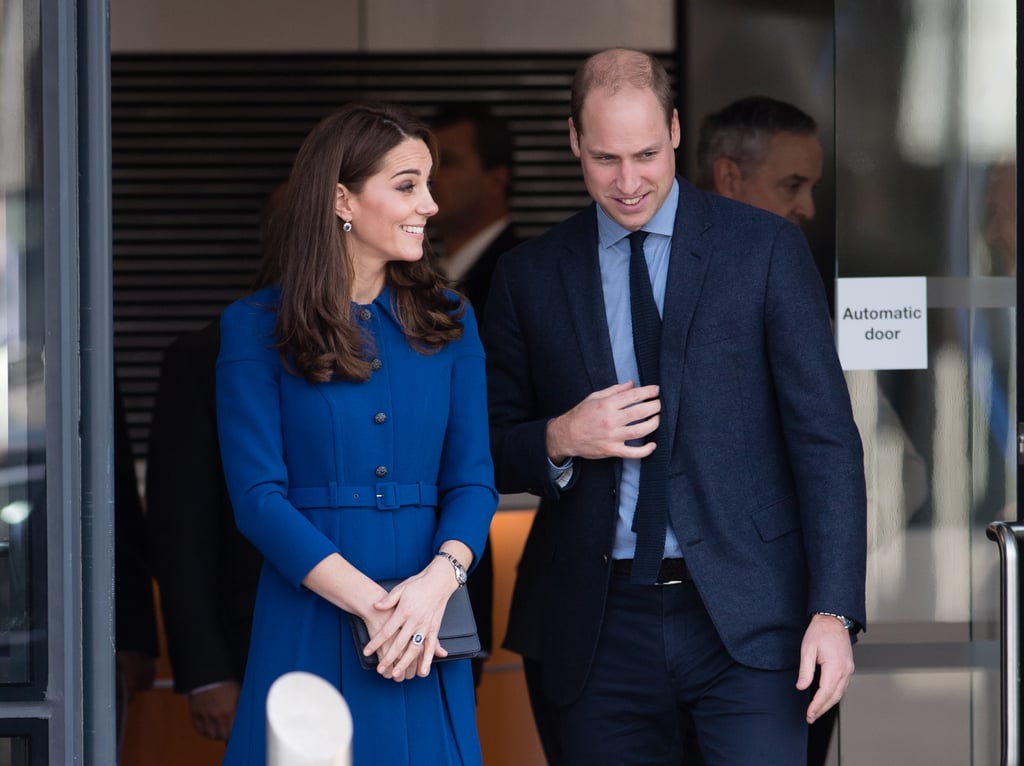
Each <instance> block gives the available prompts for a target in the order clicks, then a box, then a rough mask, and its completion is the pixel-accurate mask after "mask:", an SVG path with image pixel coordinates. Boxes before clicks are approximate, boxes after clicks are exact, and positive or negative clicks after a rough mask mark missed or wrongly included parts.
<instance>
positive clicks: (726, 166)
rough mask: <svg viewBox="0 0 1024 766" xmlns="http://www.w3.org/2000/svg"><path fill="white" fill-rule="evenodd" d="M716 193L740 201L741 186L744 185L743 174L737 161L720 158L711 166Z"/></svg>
mask: <svg viewBox="0 0 1024 766" xmlns="http://www.w3.org/2000/svg"><path fill="white" fill-rule="evenodd" d="M711 171H712V179H713V181H714V189H713V190H712V191H714V192H715V193H716V194H721V195H722V196H723V197H728V198H729V199H739V192H740V184H742V183H743V173H742V172H741V171H740V166H739V165H737V164H736V161H735V160H733V159H731V158H729V157H719V158H718V159H717V160H715V163H714V165H712V166H711Z"/></svg>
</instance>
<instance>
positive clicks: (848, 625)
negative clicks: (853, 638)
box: [815, 612, 857, 630]
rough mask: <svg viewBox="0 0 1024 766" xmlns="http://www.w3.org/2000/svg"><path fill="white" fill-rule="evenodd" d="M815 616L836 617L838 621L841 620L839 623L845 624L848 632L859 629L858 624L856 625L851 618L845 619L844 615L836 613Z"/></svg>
mask: <svg viewBox="0 0 1024 766" xmlns="http://www.w3.org/2000/svg"><path fill="white" fill-rule="evenodd" d="M815 614H823V615H825V616H826V617H835V618H836V619H837V620H839V622H841V623H843V627H844V628H846V629H847V630H853V629H854V628H856V627H857V623H855V622H854V621H853V620H851V619H850V618H849V617H844V616H843V615H841V614H836V613H835V612H815Z"/></svg>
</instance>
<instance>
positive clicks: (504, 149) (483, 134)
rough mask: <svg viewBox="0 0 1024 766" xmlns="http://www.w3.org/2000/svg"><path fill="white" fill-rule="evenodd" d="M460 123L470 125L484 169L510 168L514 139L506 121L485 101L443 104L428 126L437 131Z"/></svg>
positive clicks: (512, 160) (513, 154)
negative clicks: (484, 102) (482, 102)
mask: <svg viewBox="0 0 1024 766" xmlns="http://www.w3.org/2000/svg"><path fill="white" fill-rule="evenodd" d="M461 122H468V123H469V124H470V125H472V126H473V145H474V148H475V149H476V153H477V154H478V155H479V156H480V164H481V166H482V167H483V168H484V170H490V169H491V168H500V167H507V168H511V167H512V165H513V162H514V161H515V141H514V140H513V138H512V133H511V132H510V131H509V128H508V123H507V122H506V121H505V120H504V119H503V118H501V117H498V116H497V115H496V114H494V112H493V111H492V110H491V109H490V107H489V106H487V105H486V104H481V103H477V102H465V101H453V102H448V103H446V104H442V105H441V107H440V108H439V109H438V111H437V114H436V115H435V116H434V118H433V119H432V120H431V121H430V127H431V128H433V129H434V131H435V132H436V131H438V130H440V129H441V128H449V127H451V126H452V125H457V124H458V123H461Z"/></svg>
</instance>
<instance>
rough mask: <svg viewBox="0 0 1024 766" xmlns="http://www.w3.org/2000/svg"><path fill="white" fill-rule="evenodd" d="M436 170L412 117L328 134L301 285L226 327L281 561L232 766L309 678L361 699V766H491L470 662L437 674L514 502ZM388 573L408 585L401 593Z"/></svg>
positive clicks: (253, 467) (255, 502)
mask: <svg viewBox="0 0 1024 766" xmlns="http://www.w3.org/2000/svg"><path fill="white" fill-rule="evenodd" d="M434 156H435V152H434V149H433V141H432V137H431V136H430V134H429V132H428V131H427V129H426V128H425V127H424V126H423V125H422V123H420V122H419V121H418V120H416V119H415V118H413V117H411V116H410V115H408V114H407V113H405V112H404V111H402V110H399V109H397V108H394V107H388V106H383V105H371V104H353V105H350V106H348V107H346V108H345V109H343V110H342V111H341V112H339V113H337V114H334V115H332V116H330V117H328V118H327V119H325V120H324V121H323V122H321V123H320V124H319V125H318V126H317V127H316V128H314V129H313V131H312V132H311V133H310V135H309V136H308V137H307V138H306V140H305V142H304V143H303V145H302V147H301V149H300V150H299V153H298V155H297V157H296V160H295V165H294V167H293V169H292V174H291V177H290V179H289V183H288V191H287V198H286V202H285V209H284V211H283V216H284V219H283V222H282V228H281V234H280V235H279V236H278V239H277V241H276V242H272V243H270V246H271V247H276V248H279V253H280V256H281V262H282V268H283V272H282V273H283V276H282V280H281V285H280V286H279V287H273V288H269V289H266V290H262V291H260V292H258V293H255V294H253V295H251V296H249V297H247V298H244V299H242V300H240V301H238V302H236V303H234V304H232V305H231V306H230V307H228V309H227V310H226V311H225V312H224V315H223V317H222V319H221V351H220V357H219V359H218V362H217V413H218V424H219V431H220V442H221V452H222V455H223V460H224V472H225V476H226V478H227V482H228V488H229V491H230V494H231V500H232V503H233V505H234V509H235V516H236V520H237V522H238V526H239V528H240V529H241V531H242V533H243V534H245V535H246V536H247V537H248V538H249V539H250V540H252V541H253V543H254V544H255V545H256V547H257V548H259V550H260V551H261V552H262V553H263V555H264V557H265V562H266V563H265V564H264V567H263V571H262V574H261V577H260V585H259V592H258V595H257V600H256V612H255V618H254V624H253V633H252V645H251V649H250V654H249V662H248V666H247V669H246V674H245V681H244V683H243V687H242V697H241V700H240V702H239V707H238V712H237V714H236V718H235V722H234V728H233V730H232V733H231V738H230V740H229V742H228V750H227V755H226V756H225V760H224V763H225V764H229V765H230V766H243V765H244V766H256V765H257V764H263V763H265V761H266V734H265V731H266V712H265V706H266V697H267V692H268V690H269V688H270V685H271V684H272V683H273V682H274V680H275V679H277V678H278V676H280V675H281V674H282V673H285V672H288V671H292V670H304V671H308V672H312V673H315V674H317V675H319V676H321V677H323V678H326V679H327V680H329V681H331V682H332V683H334V684H336V685H337V687H338V688H339V689H340V691H341V693H342V694H343V696H344V697H345V699H346V701H347V702H348V704H349V707H350V708H351V710H352V717H353V721H354V731H355V734H354V741H353V757H354V763H356V764H366V765H369V764H374V765H375V766H389V765H390V764H412V763H416V764H479V763H480V762H481V756H480V745H479V740H478V738H477V733H476V714H475V707H474V696H473V679H472V674H471V670H470V665H469V661H468V660H460V661H451V662H446V663H442V664H434V663H433V660H434V659H435V658H441V657H443V656H444V655H445V652H444V650H443V649H441V648H440V646H439V644H438V642H437V631H438V628H439V626H440V623H441V617H442V615H443V613H444V608H445V605H446V603H447V601H448V598H449V596H450V595H451V594H452V593H453V592H454V591H455V590H456V588H459V587H462V581H463V580H464V571H460V570H462V569H463V568H466V569H468V568H470V567H471V565H472V563H473V561H474V560H475V559H476V558H477V556H478V555H479V553H480V551H481V550H482V548H483V544H484V540H485V538H486V535H487V529H488V526H489V524H490V521H491V517H492V515H493V513H494V510H495V508H496V506H497V493H496V492H495V490H494V484H493V467H492V464H491V460H490V451H489V448H488V432H487V411H486V409H487V405H486V394H485V390H486V389H485V382H484V353H483V349H482V346H481V345H480V340H479V338H478V336H477V328H476V323H475V320H474V318H473V313H472V310H471V309H470V307H469V306H468V304H467V303H466V302H465V301H464V300H462V299H461V298H460V297H459V296H457V295H455V294H453V293H451V292H449V291H447V290H445V289H444V287H443V285H442V283H441V280H440V278H439V277H438V276H437V275H436V274H435V273H434V271H433V269H432V268H431V267H430V265H429V264H428V263H427V262H426V261H425V260H424V259H423V248H424V225H425V224H426V222H427V219H428V218H429V217H430V216H431V215H433V214H434V213H435V212H437V206H436V205H435V203H434V201H433V199H432V197H431V195H430V192H429V190H428V180H429V178H430V175H431V172H432V168H433V163H434ZM385 578H404V579H403V582H402V583H401V584H399V585H398V586H396V587H395V588H394V590H392V591H391V593H390V594H389V593H387V592H386V591H385V590H384V589H383V588H382V587H381V586H380V585H378V584H377V582H376V581H378V580H381V579H385ZM346 613H352V614H355V615H358V616H359V617H361V618H362V619H363V620H364V621H365V622H366V623H367V625H368V627H369V633H370V636H371V639H372V640H371V642H370V644H369V645H368V646H367V649H366V653H367V655H371V654H373V653H374V652H376V655H377V662H378V664H377V669H376V672H374V671H368V670H363V669H362V668H361V667H360V665H359V658H358V656H357V655H356V652H357V649H356V646H355V643H354V641H353V639H352V635H351V632H350V630H349V626H348V622H347V620H348V617H347V614H346Z"/></svg>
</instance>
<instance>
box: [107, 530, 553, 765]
mask: <svg viewBox="0 0 1024 766" xmlns="http://www.w3.org/2000/svg"><path fill="white" fill-rule="evenodd" d="M532 521H533V511H502V512H500V513H498V514H497V515H496V516H495V518H494V523H493V524H492V526H491V545H492V548H493V553H494V580H495V583H494V587H495V593H494V618H495V624H494V635H495V636H499V637H500V636H504V635H505V627H506V623H507V616H508V605H509V599H510V597H511V593H512V583H513V580H514V577H515V568H516V564H517V563H518V561H519V555H520V552H521V551H522V549H523V543H524V542H525V541H526V535H527V533H528V532H529V530H530V524H531V522H532ZM161 640H162V627H161ZM170 678H171V672H170V666H169V665H168V663H167V652H166V651H163V655H162V656H161V658H160V660H159V664H158V667H157V679H158V681H157V683H158V685H159V686H161V687H162V688H157V689H154V690H152V691H148V692H144V693H142V694H140V695H138V696H137V697H136V698H135V699H134V700H133V701H132V704H131V706H130V708H129V711H128V722H127V727H126V731H125V740H124V746H123V751H122V758H121V764H122V766H181V764H189V766H216V764H219V763H220V761H221V759H222V758H223V756H224V746H223V745H221V744H218V743H216V742H212V741H210V740H207V739H204V738H202V737H200V736H199V735H198V734H196V733H195V732H194V731H193V729H192V723H191V721H190V719H189V712H188V705H187V704H186V702H185V700H184V698H182V697H179V696H178V695H176V694H174V693H173V692H171V690H170ZM477 718H478V721H477V723H478V727H479V730H480V741H481V744H482V746H483V753H484V763H485V764H487V766H531V765H533V764H536V765H537V766H542V765H543V764H544V757H543V755H542V752H541V749H540V742H539V741H538V739H537V733H536V731H535V730H534V728H533V719H532V718H531V716H530V704H529V701H528V699H527V696H526V684H525V682H524V681H523V671H522V665H521V663H520V661H519V657H518V655H515V654H512V653H511V652H506V651H504V650H503V649H498V650H497V651H495V653H494V655H493V656H492V657H491V658H490V659H489V660H488V661H487V665H486V666H485V672H484V678H483V681H482V682H481V684H480V688H479V690H478V692H477Z"/></svg>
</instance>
